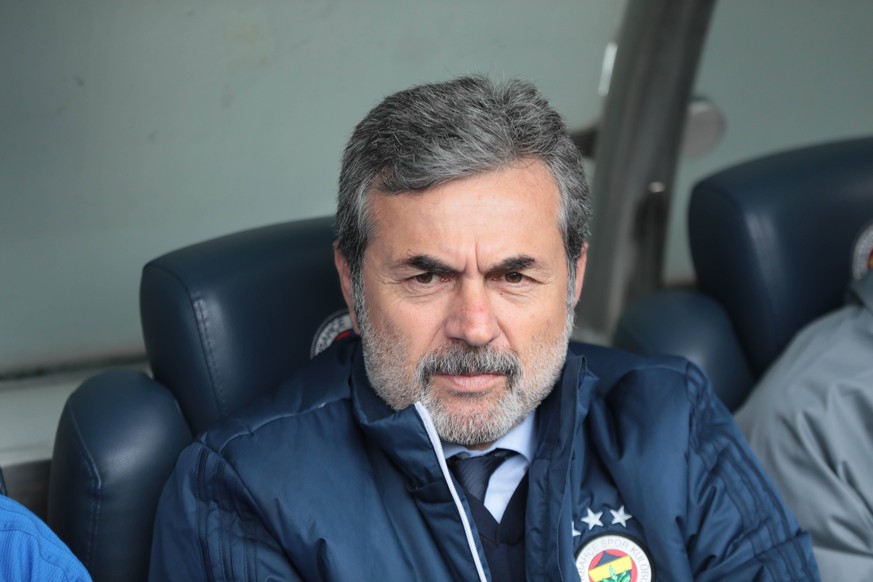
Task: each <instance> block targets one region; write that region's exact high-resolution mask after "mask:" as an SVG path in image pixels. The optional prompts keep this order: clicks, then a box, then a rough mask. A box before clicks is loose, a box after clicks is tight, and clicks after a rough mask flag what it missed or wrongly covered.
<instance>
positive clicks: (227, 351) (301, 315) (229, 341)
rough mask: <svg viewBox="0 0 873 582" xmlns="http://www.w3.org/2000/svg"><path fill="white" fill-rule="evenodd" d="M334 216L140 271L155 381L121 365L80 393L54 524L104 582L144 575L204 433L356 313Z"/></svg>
mask: <svg viewBox="0 0 873 582" xmlns="http://www.w3.org/2000/svg"><path fill="white" fill-rule="evenodd" d="M331 224H332V219H331V218H323V219H313V220H308V221H301V222H289V223H285V224H279V225H276V226H270V227H264V228H259V229H255V230H250V231H245V232H241V233H238V234H234V235H230V236H226V237H222V238H218V239H215V240H211V241H207V242H204V243H201V244H197V245H193V246H190V247H186V248H183V249H181V250H178V251H175V252H172V253H169V254H167V255H164V256H162V257H160V258H158V259H155V260H153V261H151V262H150V263H148V264H147V265H146V266H145V267H144V269H143V273H142V281H141V286H140V311H141V320H142V328H143V336H144V339H145V344H146V351H147V354H148V361H149V364H150V367H151V371H152V376H153V377H149V376H147V375H145V374H143V373H141V372H137V371H132V370H112V371H108V372H105V373H103V374H100V375H98V376H96V377H94V378H91V379H89V380H88V381H86V382H85V383H84V384H82V386H80V387H79V388H78V389H77V390H76V391H75V392H74V393H73V394H72V395H71V396H70V398H69V400H68V402H67V404H66V406H65V408H64V411H63V415H62V418H61V420H60V424H59V427H58V432H57V437H56V440H55V448H54V456H53V460H52V470H51V482H50V487H49V506H48V523H49V525H50V526H51V527H52V529H54V530H55V532H57V534H58V535H59V536H60V537H61V539H62V540H64V542H65V543H67V545H69V547H70V548H71V549H72V550H73V552H74V553H75V554H76V555H77V556H78V557H79V559H80V560H81V561H82V562H83V563H84V564H85V566H86V567H87V568H88V570H89V571H90V572H91V574H92V576H93V578H94V580H95V581H97V582H101V581H109V580H117V581H125V582H130V581H135V580H145V579H146V577H147V571H148V559H149V552H150V548H151V536H152V523H153V521H154V514H155V508H156V505H157V501H158V497H159V495H160V491H161V488H162V487H163V484H164V482H165V480H166V479H167V477H168V476H169V473H170V471H171V470H172V467H173V465H174V463H175V460H176V457H177V455H178V454H179V452H180V451H181V449H182V448H183V447H184V446H185V445H187V444H188V443H189V442H190V441H191V439H192V438H193V435H196V434H197V433H199V432H201V431H203V430H204V429H206V428H207V427H208V426H210V425H211V424H213V423H215V422H216V421H218V420H219V419H221V418H223V417H225V416H227V415H228V414H230V413H231V412H233V411H235V410H237V409H239V408H241V407H243V406H245V405H246V404H248V403H249V402H251V401H252V400H253V399H255V398H257V397H258V396H260V395H263V394H266V393H269V392H270V391H272V390H274V389H275V388H276V387H277V385H278V383H279V382H280V381H281V380H282V379H283V378H284V377H285V376H287V375H288V374H289V373H290V372H291V371H292V370H293V369H294V368H296V367H298V366H300V365H301V364H302V363H303V362H305V361H306V360H307V359H308V358H309V357H310V352H311V349H312V346H313V338H314V337H315V336H316V333H317V332H318V330H319V326H320V325H321V324H322V323H323V322H324V321H325V320H326V319H328V318H329V316H331V314H334V313H336V312H339V311H341V310H344V308H345V304H344V302H343V299H342V295H341V292H340V287H339V282H338V278H337V276H336V273H335V269H334V266H333V248H332V242H333V239H334V235H333V229H332V226H331Z"/></svg>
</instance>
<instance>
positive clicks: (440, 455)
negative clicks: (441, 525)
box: [415, 402, 488, 582]
mask: <svg viewBox="0 0 873 582" xmlns="http://www.w3.org/2000/svg"><path fill="white" fill-rule="evenodd" d="M415 410H416V412H418V416H419V417H421V421H422V422H423V423H424V428H425V430H426V431H427V436H428V437H429V438H430V444H431V445H432V446H433V448H434V450H435V451H436V454H437V460H438V461H439V464H440V469H441V470H442V472H443V479H445V480H446V483H447V484H448V486H449V492H450V493H451V494H452V499H453V500H454V502H455V508H456V509H457V510H458V514H459V515H460V516H461V523H462V524H463V525H464V534H465V535H466V536H467V545H468V546H469V547H470V553H471V554H472V555H473V562H474V563H475V564H476V573H477V574H478V575H479V580H480V581H481V582H488V579H487V578H486V577H485V570H484V568H482V559H481V558H480V557H479V551H478V550H477V549H476V539H475V538H474V537H473V529H472V528H471V527H470V519H469V517H467V512H466V511H464V505H463V504H462V503H461V498H460V497H459V496H458V490H457V489H455V482H454V481H453V480H452V476H451V475H450V474H449V467H448V465H446V455H445V453H444V452H443V443H442V441H440V437H439V435H438V434H437V431H436V427H434V425H433V420H432V419H431V417H430V413H429V412H428V411H427V409H426V408H425V407H424V405H422V403H421V402H416V403H415Z"/></svg>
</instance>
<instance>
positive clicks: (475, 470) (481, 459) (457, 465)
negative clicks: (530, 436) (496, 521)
mask: <svg viewBox="0 0 873 582" xmlns="http://www.w3.org/2000/svg"><path fill="white" fill-rule="evenodd" d="M515 454H516V453H515V451H508V450H506V449H494V450H493V451H491V452H490V453H488V454H487V455H479V456H478V457H466V458H461V456H460V455H455V456H454V457H451V458H450V459H449V460H448V461H447V463H448V465H449V469H451V471H452V474H453V475H454V476H455V478H456V479H457V480H458V482H459V483H460V484H461V486H462V487H463V488H464V489H466V490H467V492H468V493H469V494H470V495H472V496H473V497H475V498H476V499H478V500H480V501H485V489H487V487H488V479H490V478H491V473H493V472H494V471H496V470H497V467H499V466H500V464H501V463H503V461H505V460H506V459H508V458H509V457H511V456H513V455H515Z"/></svg>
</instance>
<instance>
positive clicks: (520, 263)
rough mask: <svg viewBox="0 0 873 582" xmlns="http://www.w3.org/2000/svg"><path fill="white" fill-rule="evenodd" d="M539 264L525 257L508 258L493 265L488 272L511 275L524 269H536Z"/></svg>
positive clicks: (531, 258)
mask: <svg viewBox="0 0 873 582" xmlns="http://www.w3.org/2000/svg"><path fill="white" fill-rule="evenodd" d="M538 264H539V262H538V261H537V260H536V259H535V258H533V257H529V256H527V255H519V256H517V257H509V258H508V259H504V260H503V261H501V262H500V263H498V264H497V265H495V266H494V267H493V268H492V269H491V270H490V272H492V273H512V272H513V271H524V270H525V269H530V268H536V267H537V266H538Z"/></svg>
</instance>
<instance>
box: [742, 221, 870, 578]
mask: <svg viewBox="0 0 873 582" xmlns="http://www.w3.org/2000/svg"><path fill="white" fill-rule="evenodd" d="M853 256H854V257H855V265H854V269H853V270H854V274H855V277H856V280H855V281H854V283H852V285H851V287H850V292H849V300H848V302H847V304H846V305H845V306H844V307H842V308H841V309H838V310H837V311H834V312H833V313H830V314H828V315H825V316H823V317H821V318H819V319H817V320H816V321H813V322H812V323H810V324H808V325H807V326H806V327H805V328H804V329H803V330H801V332H800V333H798V335H797V336H796V337H795V338H794V339H793V340H792V342H791V344H789V346H788V347H787V348H786V350H785V352H783V354H782V355H781V356H780V357H779V358H778V359H777V360H776V362H775V363H774V364H773V365H772V366H771V367H770V369H769V370H768V371H767V373H766V374H765V375H764V377H763V378H762V379H761V382H760V383H759V385H758V386H757V387H756V388H755V390H754V391H753V392H752V395H751V396H750V398H749V400H748V401H747V402H746V403H745V404H744V405H743V407H742V408H741V409H740V410H739V411H737V414H736V419H737V423H738V424H739V426H740V428H741V429H742V431H743V433H744V434H745V435H746V437H747V438H748V440H749V443H750V444H751V446H752V449H754V451H755V452H756V453H757V454H758V456H759V457H760V459H761V461H762V463H763V464H764V467H765V468H766V469H767V471H768V472H769V473H770V475H771V476H772V478H773V480H774V481H775V482H776V485H777V487H778V488H779V490H780V491H781V492H782V495H783V496H784V498H785V501H786V503H787V504H788V505H789V506H790V507H791V508H792V509H793V510H794V513H795V515H796V516H797V519H798V520H799V521H800V523H801V525H802V526H803V527H804V528H805V529H807V530H808V531H809V532H810V535H811V536H812V542H813V550H814V553H815V556H816V559H817V560H818V564H819V567H820V568H821V571H822V573H823V575H824V577H825V579H827V580H841V581H851V580H859V581H860V580H871V579H873V269H871V267H873V224H871V226H869V227H867V228H866V229H865V231H864V232H863V233H862V235H861V236H859V237H858V242H857V243H856V245H855V250H854V252H853Z"/></svg>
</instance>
